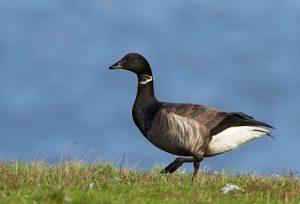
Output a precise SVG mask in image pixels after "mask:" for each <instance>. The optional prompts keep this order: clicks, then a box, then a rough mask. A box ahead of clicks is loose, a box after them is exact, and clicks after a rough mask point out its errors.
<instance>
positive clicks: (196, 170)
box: [192, 159, 202, 180]
mask: <svg viewBox="0 0 300 204" xmlns="http://www.w3.org/2000/svg"><path fill="white" fill-rule="evenodd" d="M201 161H202V159H201V160H198V161H195V162H194V173H193V177H192V180H195V178H196V176H197V173H198V170H199V167H200V162H201Z"/></svg>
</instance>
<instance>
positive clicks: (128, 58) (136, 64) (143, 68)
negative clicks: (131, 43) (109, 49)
mask: <svg viewBox="0 0 300 204" xmlns="http://www.w3.org/2000/svg"><path fill="white" fill-rule="evenodd" d="M109 69H125V70H128V71H132V72H134V73H136V74H137V75H141V74H147V75H150V76H152V72H151V68H150V65H149V63H148V62H147V60H146V59H145V58H144V57H143V56H142V55H140V54H138V53H128V54H126V55H125V56H124V57H123V58H122V59H121V60H120V61H118V62H116V63H115V64H113V65H111V66H110V67H109Z"/></svg>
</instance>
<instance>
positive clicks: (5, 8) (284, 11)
mask: <svg viewBox="0 0 300 204" xmlns="http://www.w3.org/2000/svg"><path fill="white" fill-rule="evenodd" d="M299 22H300V2H299V1H296V0H286V1H282V0H281V1H280V0H267V1H259V0H254V1H249V2H245V1H233V0H229V1H226V2H220V1H215V0H209V1H198V0H191V1H179V0H172V1H171V0H169V1H158V0H155V1H147V2H146V1H137V0H136V1H135V0H129V1H121V0H103V1H96V0H89V1H79V0H72V1H71V0H51V1H36V0H27V1H26V2H25V1H21V0H15V1H0V159H1V160H6V161H9V160H16V159H18V160H22V161H32V160H34V159H42V160H45V161H47V162H58V161H60V160H61V159H62V158H64V159H82V160H85V161H93V160H95V159H99V160H100V161H109V162H112V163H114V164H120V163H122V162H120V161H121V160H122V158H123V157H124V155H125V156H126V157H127V165H128V166H129V167H130V168H140V169H149V168H153V167H154V165H155V164H156V163H159V164H168V163H169V162H171V161H172V160H173V159H174V158H175V156H174V155H170V154H168V153H165V152H163V151H161V150H159V149H157V148H155V147H154V146H153V145H152V144H150V143H149V142H148V141H147V140H146V139H145V138H144V137H143V136H142V135H141V134H140V133H139V131H138V130H137V128H136V127H135V126H134V124H133V121H132V119H131V107H132V104H133V101H134V98H135V94H136V83H137V82H136V77H135V76H134V75H133V74H131V73H129V72H125V71H119V72H117V71H109V70H108V66H109V65H111V64H112V63H114V62H116V61H117V60H119V59H120V58H121V57H122V56H123V55H124V54H125V53H127V52H132V51H135V52H140V53H142V54H143V55H144V56H145V57H146V58H147V59H148V60H149V62H150V64H151V66H152V69H153V73H154V77H155V89H156V95H157V97H158V98H159V99H160V100H162V101H172V102H189V103H199V104H205V105H209V106H212V107H216V108H219V109H222V110H225V111H243V112H245V113H247V114H250V115H252V116H254V117H255V118H256V119H259V120H262V121H265V122H267V123H270V124H271V125H273V126H274V127H275V128H276V129H275V130H273V136H274V139H272V138H270V137H264V138H260V139H258V140H255V141H253V142H251V143H248V144H246V145H245V146H243V147H241V148H240V149H238V150H236V151H232V152H229V153H226V154H223V155H219V156H216V157H213V158H208V159H205V160H204V162H203V165H202V167H203V168H204V167H205V168H206V169H208V170H210V171H220V170H222V169H230V170H231V171H236V172H251V171H252V170H255V171H256V172H259V173H282V172H285V171H289V170H290V169H291V170H293V171H294V170H295V171H299V170H300V160H299V155H300V154H299V153H300V148H299V144H300V137H299V132H300V126H299V122H300V106H299V104H300V94H299V90H298V89H299V87H300V68H299V64H300V57H299V56H300V37H299V36H300V24H299ZM123 163H124V162H123ZM184 168H188V169H189V168H191V165H189V164H187V165H184Z"/></svg>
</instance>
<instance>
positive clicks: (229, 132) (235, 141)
mask: <svg viewBox="0 0 300 204" xmlns="http://www.w3.org/2000/svg"><path fill="white" fill-rule="evenodd" d="M268 133H270V132H269V131H268V130H267V129H265V128H263V127H254V126H239V127H231V128H228V129H226V130H224V131H222V132H220V133H219V134H217V135H215V136H213V137H212V140H211V141H210V143H209V145H208V149H207V152H206V153H205V154H206V155H207V156H213V155H217V154H221V153H224V152H227V151H230V150H233V149H235V148H237V147H239V146H240V145H242V144H244V143H246V142H248V141H250V140H253V139H255V138H258V137H261V136H263V135H266V134H268Z"/></svg>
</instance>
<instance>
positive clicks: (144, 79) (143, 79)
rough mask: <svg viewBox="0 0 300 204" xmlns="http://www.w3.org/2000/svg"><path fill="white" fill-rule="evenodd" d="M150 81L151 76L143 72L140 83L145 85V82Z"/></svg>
mask: <svg viewBox="0 0 300 204" xmlns="http://www.w3.org/2000/svg"><path fill="white" fill-rule="evenodd" d="M150 81H152V76H150V75H147V74H143V75H142V77H141V81H140V84H143V85H145V84H147V83H148V82H150Z"/></svg>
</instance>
